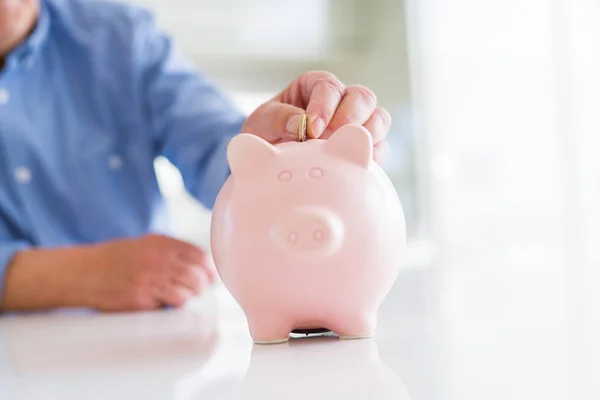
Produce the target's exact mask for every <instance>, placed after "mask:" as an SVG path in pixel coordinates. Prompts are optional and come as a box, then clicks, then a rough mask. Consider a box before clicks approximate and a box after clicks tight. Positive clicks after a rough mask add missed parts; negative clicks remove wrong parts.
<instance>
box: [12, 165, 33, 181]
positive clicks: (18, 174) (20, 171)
mask: <svg viewBox="0 0 600 400" xmlns="http://www.w3.org/2000/svg"><path fill="white" fill-rule="evenodd" d="M15 180H16V181H17V182H19V183H29V181H31V170H30V169H29V168H25V167H18V168H16V169H15Z"/></svg>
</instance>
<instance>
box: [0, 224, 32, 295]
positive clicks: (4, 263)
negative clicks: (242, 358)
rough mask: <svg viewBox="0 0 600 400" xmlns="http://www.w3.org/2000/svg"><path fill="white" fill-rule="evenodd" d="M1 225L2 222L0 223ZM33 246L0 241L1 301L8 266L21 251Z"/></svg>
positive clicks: (17, 242) (24, 243)
mask: <svg viewBox="0 0 600 400" xmlns="http://www.w3.org/2000/svg"><path fill="white" fill-rule="evenodd" d="M0 223H1V222H0ZM1 230H2V229H1V227H0V238H2V235H1ZM30 246H31V245H30V244H29V243H28V242H26V241H21V240H15V241H1V240H0V299H2V296H3V295H4V284H5V277H6V271H7V269H8V266H9V264H10V262H11V260H12V258H13V257H14V255H15V254H16V253H17V252H19V251H21V250H25V249H27V248H29V247H30Z"/></svg>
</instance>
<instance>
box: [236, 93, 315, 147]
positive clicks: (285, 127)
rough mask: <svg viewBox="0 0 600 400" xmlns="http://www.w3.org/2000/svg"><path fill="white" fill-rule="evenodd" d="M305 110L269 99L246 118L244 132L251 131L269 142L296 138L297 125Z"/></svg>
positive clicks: (287, 140)
mask: <svg viewBox="0 0 600 400" xmlns="http://www.w3.org/2000/svg"><path fill="white" fill-rule="evenodd" d="M304 113H305V111H304V110H303V109H302V108H299V107H295V106H293V105H291V104H285V103H280V102H278V101H269V102H267V103H265V104H263V105H261V106H260V107H258V108H257V109H256V110H255V111H254V112H253V113H252V114H251V115H250V116H249V117H248V119H247V120H246V123H245V124H244V129H243V132H244V133H252V134H254V135H256V136H259V137H261V138H263V139H265V140H266V141H268V142H270V143H276V142H282V141H283V142H289V141H295V140H298V127H299V126H300V123H301V121H302V115H303V114H304Z"/></svg>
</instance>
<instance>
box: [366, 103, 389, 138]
mask: <svg viewBox="0 0 600 400" xmlns="http://www.w3.org/2000/svg"><path fill="white" fill-rule="evenodd" d="M363 126H364V127H365V128H366V129H367V130H368V131H369V132H371V136H373V144H377V143H379V142H381V141H383V140H384V139H385V138H386V136H387V134H388V132H389V130H390V127H391V126H392V117H391V116H390V113H389V112H388V111H387V110H386V109H385V108H382V107H377V108H375V110H374V111H373V114H371V116H370V117H369V120H368V121H367V122H365V124H364V125H363Z"/></svg>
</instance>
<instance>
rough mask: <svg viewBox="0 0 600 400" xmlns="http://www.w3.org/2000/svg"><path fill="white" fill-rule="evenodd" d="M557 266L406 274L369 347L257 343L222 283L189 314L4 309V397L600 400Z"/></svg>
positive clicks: (590, 337)
mask: <svg viewBox="0 0 600 400" xmlns="http://www.w3.org/2000/svg"><path fill="white" fill-rule="evenodd" d="M482 260H485V258H482ZM561 271H563V270H562V269H561V267H559V266H558V264H557V265H556V268H553V267H552V265H550V264H548V263H546V262H540V263H532V262H531V259H526V260H525V261H522V262H521V261H519V259H516V260H510V259H504V260H498V261H494V262H492V261H490V260H489V259H488V260H487V261H481V262H479V261H473V260H471V262H469V263H459V264H456V265H450V264H449V265H443V266H442V265H435V266H431V267H427V266H424V267H422V268H415V269H406V270H404V271H402V273H401V274H400V276H399V277H398V280H397V281H396V283H395V285H394V288H393V289H392V291H391V292H390V294H389V296H388V297H387V298H386V300H385V302H384V304H383V305H382V307H381V309H380V312H379V323H378V328H377V332H376V335H375V337H373V338H371V339H362V340H349V341H343V340H339V339H337V338H335V337H308V338H295V339H293V340H291V341H290V342H288V343H285V344H278V345H267V346H265V345H262V346H261V345H253V343H252V341H251V339H250V336H249V334H248V330H247V325H246V321H245V318H244V315H243V313H242V312H241V310H240V309H239V308H238V307H237V305H236V303H235V301H233V299H232V298H231V297H230V296H229V295H228V293H227V292H226V291H225V290H224V289H223V287H222V286H217V287H215V288H213V289H212V290H211V292H209V293H208V294H206V295H204V296H202V297H201V298H198V299H196V300H194V301H192V302H190V303H189V304H188V305H186V306H185V307H184V308H181V309H171V310H162V311H157V312H145V313H132V314H130V313H122V314H121V313H116V314H99V313H93V312H90V311H85V310H60V311H55V312H50V313H48V312H46V313H33V314H26V315H7V316H3V317H1V318H0V399H3V400H4V399H7V400H21V399H61V400H70V399H77V400H80V399H111V400H119V399H128V400H129V399H148V400H150V399H176V400H184V399H185V400H187V399H254V398H257V399H258V398H264V399H345V400H353V399H379V400H381V399H384V400H385V399H395V400H408V399H414V400H434V399H435V400H437V399H457V400H458V399H460V400H469V399H474V400H475V399H477V400H481V399H486V400H490V399H502V400H506V399H527V400H531V399H561V400H564V399H585V400H588V399H589V400H591V399H598V398H600V396H599V394H600V390H599V389H598V384H597V383H596V381H597V379H595V377H597V376H599V374H598V372H600V368H598V367H599V365H600V363H599V362H598V361H599V360H600V357H599V355H600V352H598V351H597V350H598V348H597V346H595V344H596V343H597V342H596V338H598V337H599V335H598V334H599V333H600V330H597V325H593V326H592V325H586V324H584V323H583V321H586V319H585V318H584V315H583V311H582V310H585V308H582V307H581V304H575V305H574V304H572V301H571V300H570V299H571V298H570V297H568V296H566V295H565V293H568V291H565V279H564V276H562V275H561V274H562V272H561ZM593 309H595V308H593ZM593 309H592V311H593ZM573 310H579V311H578V312H573ZM595 314H596V313H595V312H592V313H590V315H595ZM594 329H596V330H594Z"/></svg>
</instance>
